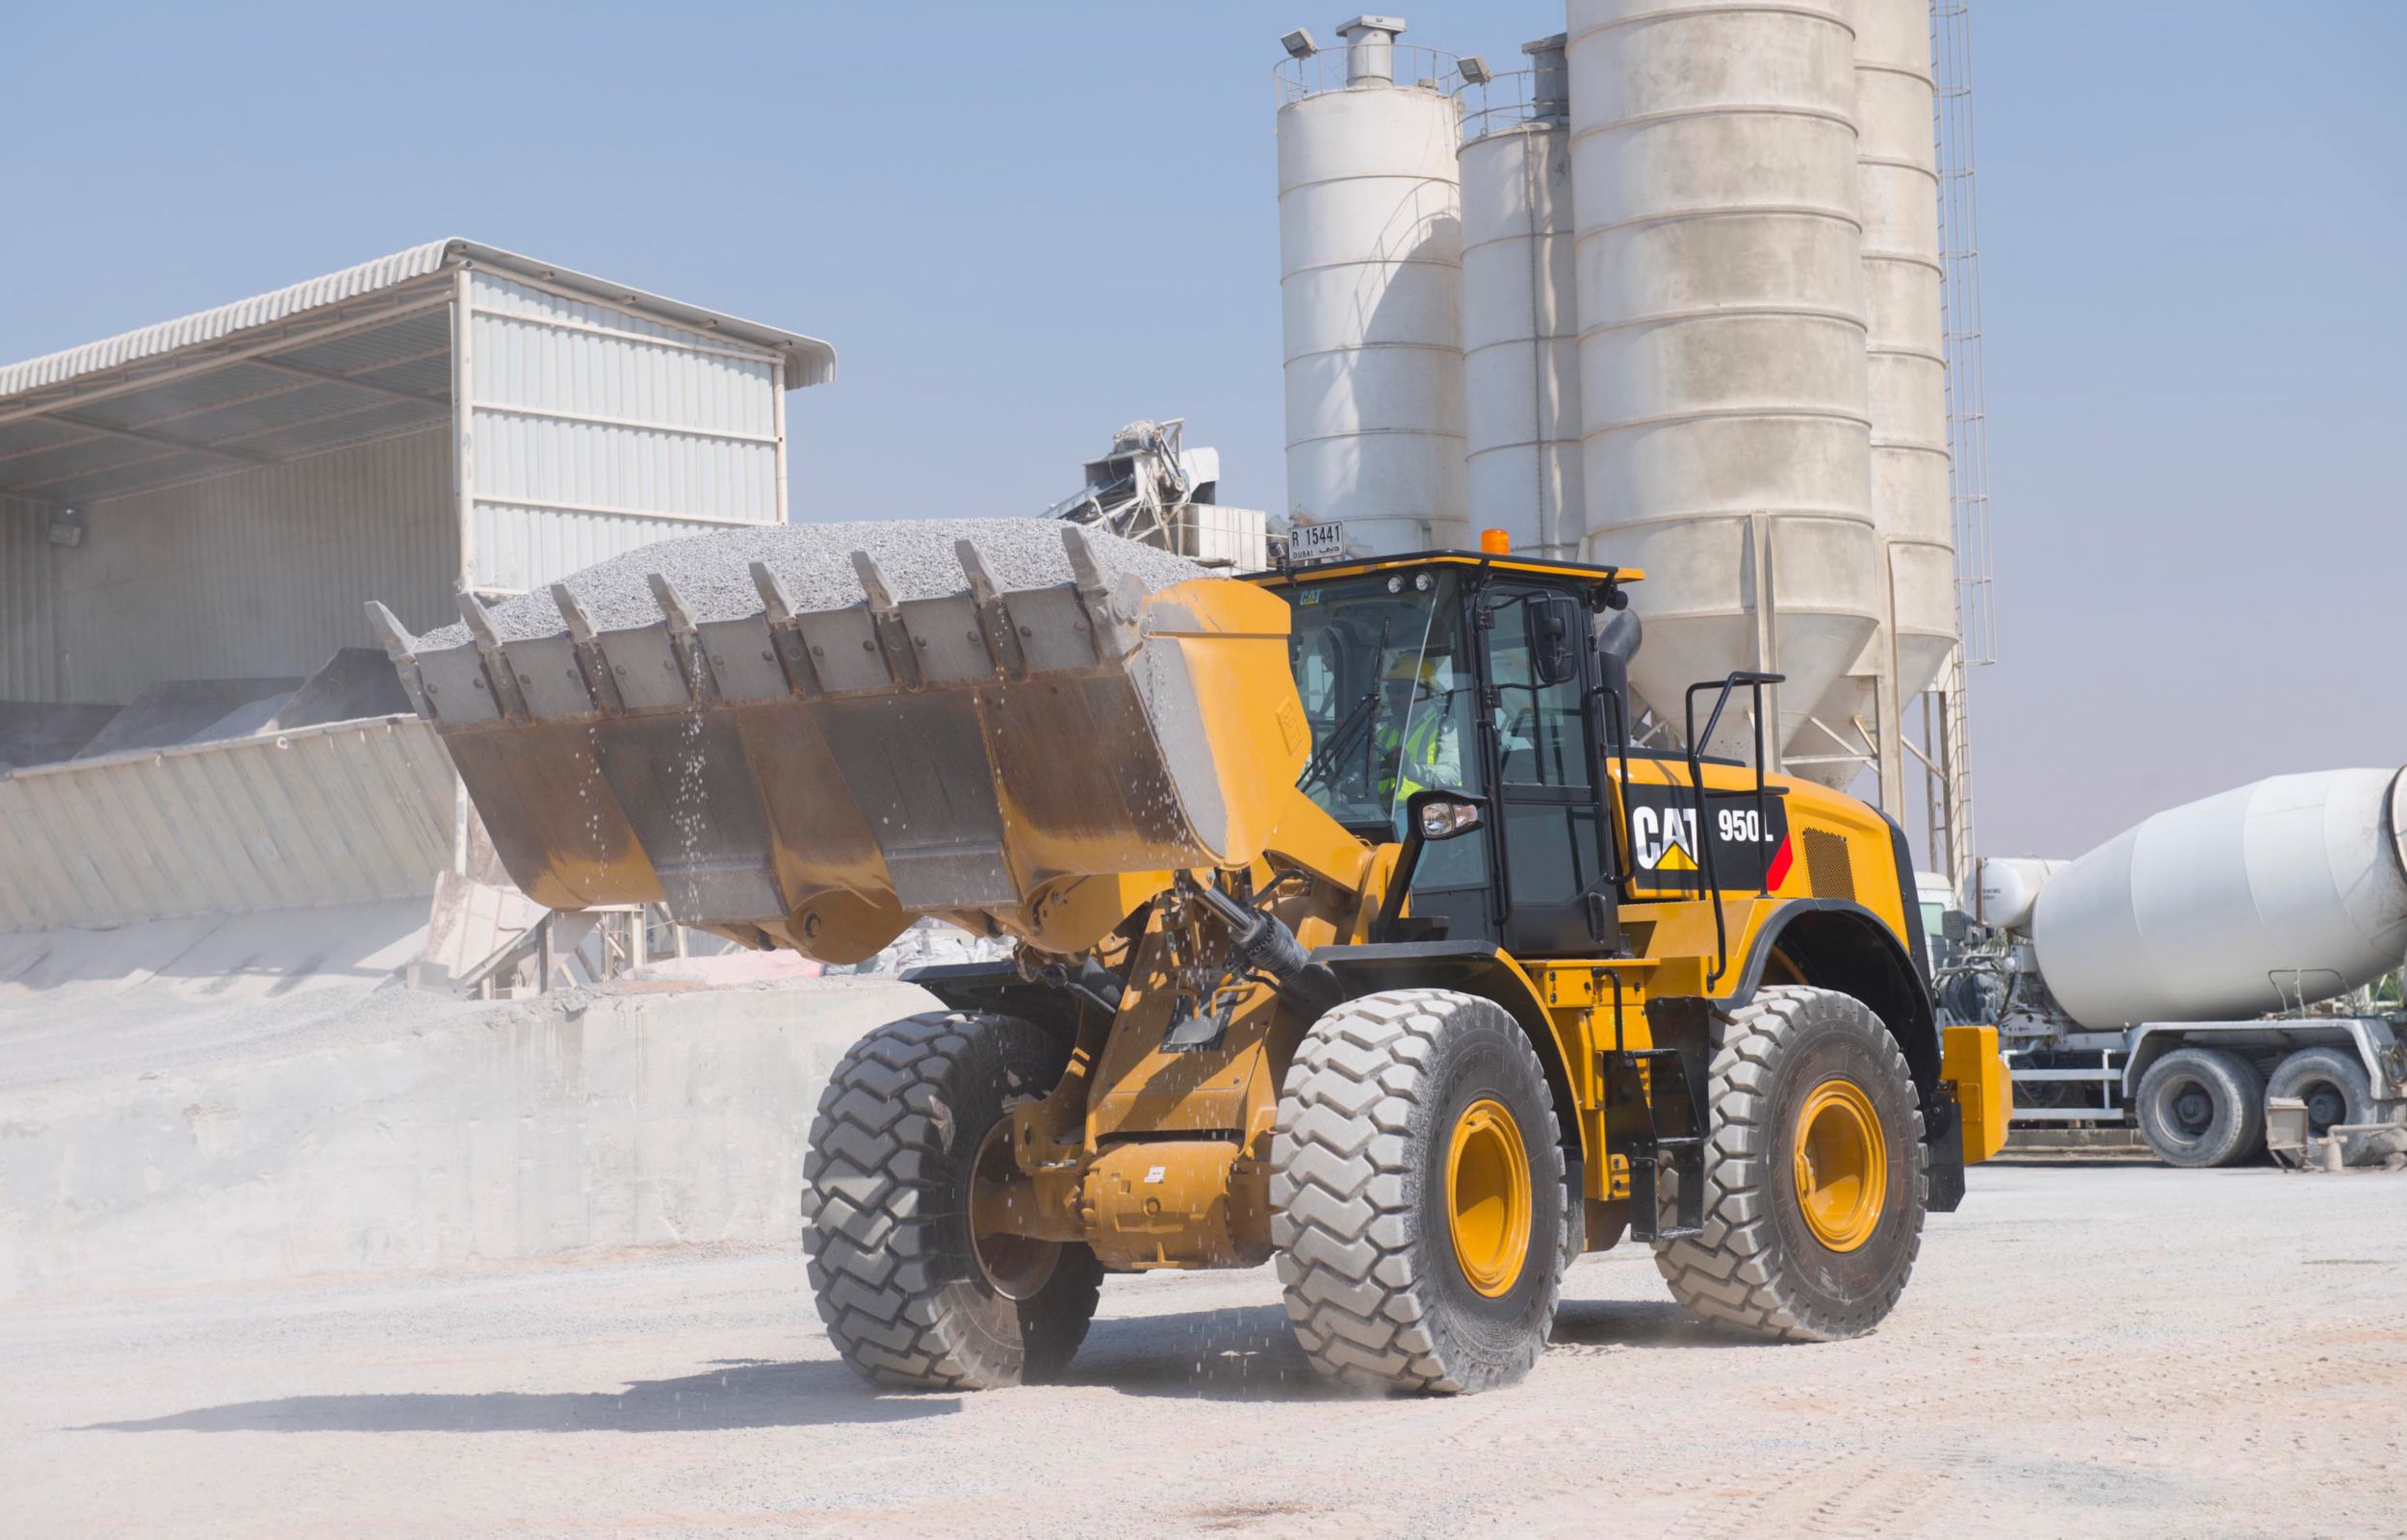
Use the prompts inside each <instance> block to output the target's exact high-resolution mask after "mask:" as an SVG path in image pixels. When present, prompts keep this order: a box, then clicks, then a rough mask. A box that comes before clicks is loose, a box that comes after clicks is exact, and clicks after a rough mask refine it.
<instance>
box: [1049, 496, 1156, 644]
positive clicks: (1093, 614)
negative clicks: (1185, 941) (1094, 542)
mask: <svg viewBox="0 0 2407 1540" xmlns="http://www.w3.org/2000/svg"><path fill="white" fill-rule="evenodd" d="M1061 544H1062V549H1063V550H1064V551H1067V552H1069V553H1070V571H1071V572H1072V574H1074V576H1075V578H1076V579H1077V582H1076V586H1077V590H1078V607H1079V608H1080V609H1083V610H1085V611H1086V622H1087V629H1088V632H1089V634H1090V635H1092V636H1093V638H1094V640H1095V655H1096V658H1097V659H1098V660H1099V661H1101V662H1105V663H1109V662H1112V661H1114V660H1115V659H1118V658H1121V657H1125V656H1126V655H1128V654H1129V653H1131V652H1134V651H1135V650H1136V646H1137V643H1138V642H1139V641H1140V640H1142V638H1141V637H1140V636H1139V635H1138V632H1137V629H1136V627H1135V626H1133V625H1131V624H1130V623H1129V622H1130V619H1131V617H1129V616H1126V615H1125V614H1123V613H1122V611H1121V607H1120V605H1119V604H1118V603H1116V602H1115V600H1114V598H1113V595H1112V590H1111V584H1110V582H1109V581H1107V580H1106V579H1105V578H1104V577H1103V568H1102V564H1101V563H1100V562H1098V561H1097V560H1096V559H1095V552H1094V551H1093V550H1092V549H1090V548H1089V547H1088V545H1087V543H1086V531H1085V530H1083V529H1081V528H1079V527H1078V526H1076V525H1064V526H1062V531H1061Z"/></svg>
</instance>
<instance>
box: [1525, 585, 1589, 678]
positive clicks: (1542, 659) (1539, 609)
mask: <svg viewBox="0 0 2407 1540" xmlns="http://www.w3.org/2000/svg"><path fill="white" fill-rule="evenodd" d="M1529 617H1530V622H1529V624H1530V667H1531V669H1532V671H1533V672H1535V673H1536V674H1537V676H1538V682H1539V683H1540V684H1561V683H1564V682H1565V681H1566V680H1575V679H1578V678H1579V676H1580V654H1579V643H1580V636H1581V633H1582V632H1583V631H1585V630H1586V629H1587V611H1586V609H1585V607H1584V606H1582V604H1581V603H1580V602H1579V601H1578V600H1576V599H1574V598H1572V597H1571V596H1570V595H1569V594H1547V595H1545V596H1544V597H1542V598H1540V599H1539V600H1537V601H1536V602H1535V603H1532V604H1531V605H1530V607H1529Z"/></svg>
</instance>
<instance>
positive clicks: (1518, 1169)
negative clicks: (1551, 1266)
mask: <svg viewBox="0 0 2407 1540" xmlns="http://www.w3.org/2000/svg"><path fill="white" fill-rule="evenodd" d="M1446 1220H1447V1227H1448V1229H1450V1230H1451V1231H1452V1232H1453V1234H1454V1259H1455V1261H1457V1262H1458V1263H1460V1264H1462V1276H1463V1277H1464V1278H1465V1279H1467V1280H1469V1282H1470V1285H1471V1287H1472V1288H1474V1289H1476V1290H1478V1291H1479V1292H1480V1293H1481V1294H1484V1295H1486V1296H1488V1297H1489V1298H1491V1299H1493V1298H1497V1297H1499V1296H1503V1295H1507V1294H1510V1293H1512V1292H1513V1286H1514V1284H1515V1283H1518V1282H1519V1281H1520V1279H1521V1264H1522V1262H1523V1261H1524V1260H1525V1259H1526V1258H1527V1257H1528V1255H1529V1248H1530V1157H1529V1151H1527V1150H1526V1149H1524V1148H1522V1146H1521V1126H1520V1124H1518V1123H1516V1122H1514V1120H1513V1114H1512V1113H1510V1112H1508V1111H1506V1110H1505V1104H1504V1103H1503V1102H1500V1101H1496V1100H1493V1099H1490V1098H1485V1097H1483V1098H1482V1099H1480V1100H1478V1101H1475V1102H1473V1103H1471V1105H1469V1106H1468V1107H1465V1108H1463V1109H1462V1117H1459V1118H1457V1119H1456V1120H1455V1125H1454V1138H1453V1140H1452V1141H1451V1142H1449V1144H1448V1146H1447V1150H1446Z"/></svg>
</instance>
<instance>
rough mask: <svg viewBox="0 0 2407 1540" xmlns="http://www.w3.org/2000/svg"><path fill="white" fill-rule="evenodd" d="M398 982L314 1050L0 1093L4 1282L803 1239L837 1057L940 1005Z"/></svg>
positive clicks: (892, 996) (842, 986)
mask: <svg viewBox="0 0 2407 1540" xmlns="http://www.w3.org/2000/svg"><path fill="white" fill-rule="evenodd" d="M392 999H393V996H392V995H391V994H390V993H389V992H388V993H387V994H386V995H382V996H377V997H375V1000H373V1001H370V1002H363V1005H362V1008H361V1010H362V1013H363V1014H362V1017H361V1019H360V1020H357V1021H353V1022H349V1023H347V1024H346V1030H345V1031H344V1032H343V1033H342V1034H340V1035H339V1036H340V1038H341V1040H339V1041H333V1042H329V1041H327V1040H326V1039H325V1036H324V1035H323V1034H322V1035H320V1036H319V1037H317V1038H314V1039H313V1040H311V1045H310V1046H309V1047H307V1048H306V1049H305V1050H303V1051H294V1052H283V1053H258V1052H254V1053H246V1054H245V1055H244V1056H241V1057H237V1058H233V1059H228V1060H221V1061H217V1062H212V1063H208V1064H204V1065H194V1066H190V1067H183V1068H175V1069H169V1070H166V1071H157V1072H152V1073H150V1074H146V1075H142V1076H140V1077H139V1078H137V1077H135V1076H132V1075H127V1074H116V1075H111V1076H109V1077H107V1078H105V1079H93V1080H85V1081H76V1082H69V1083H53V1084H50V1085H47V1086H39V1087H20V1088H18V1089H14V1090H10V1091H4V1092H0V1296H8V1295H12V1294H16V1295H22V1294H30V1293H38V1292H56V1291H62V1290H69V1289H81V1288H119V1287H148V1286H163V1285H178V1284H195V1283H215V1282H225V1281H232V1280H239V1279H250V1278H268V1277H286V1276H294V1275H300V1274H307V1273H316V1272H358V1271H374V1270H409V1269H425V1268H452V1267H466V1266H475V1265H479V1264H485V1263H499V1262H513V1261H523V1260H527V1259H531V1258H538V1257H551V1256H560V1255H565V1254H570V1253H575V1252H581V1251H601V1250H608V1249H613V1248H619V1247H627V1246H645V1245H697V1244H706V1243H714V1242H721V1243H724V1242H733V1243H743V1244H763V1243H778V1244H784V1243H796V1242H798V1240H799V1236H800V1224H799V1220H798V1219H797V1217H796V1197H797V1194H798V1193H799V1191H800V1187H801V1181H802V1156H803V1145H804V1140H805V1136H806V1135H807V1133H808V1132H809V1126H810V1120H811V1115H812V1112H813V1109H814V1108H815V1105H816V1104H817V1101H818V1096H819V1091H820V1089H821V1088H822V1087H823V1086H824V1085H825V1084H826V1081H827V1077H828V1074H829V1072H830V1071H831V1070H832V1069H833V1068H834V1066H835V1064H836V1061H837V1059H838V1058H839V1057H840V1056H841V1054H842V1053H843V1051H844V1049H845V1048H847V1047H848V1046H850V1045H851V1043H852V1042H853V1041H854V1040H856V1039H858V1038H859V1037H860V1036H861V1035H862V1034H863V1033H865V1032H867V1031H868V1030H869V1029H870V1028H872V1027H874V1026H876V1025H877V1024H879V1023H880V1022H883V1021H887V1020H891V1019H893V1017H895V1016H900V1015H907V1014H911V1013H912V1012H915V1011H921V1010H927V1009H930V1008H931V1007H932V1006H933V1005H934V1002H933V1001H932V1000H931V999H930V998H929V997H928V996H927V995H925V994H923V993H922V992H920V991H919V990H918V989H915V988H911V987H910V986H908V985H902V984H896V983H893V982H892V981H886V980H867V979H864V980H850V979H831V980H823V981H816V982H814V983H812V984H808V985H797V986H792V987H788V988H754V989H725V990H709V991H696V992H686V993H631V994H612V995H598V996H556V997H553V998H552V999H549V1000H543V1001H531V1002H523V1003H504V1004H498V1005H487V1006H466V1005H453V1004H451V1003H448V1002H445V1003H441V1004H440V1005H439V1006H437V1005H430V1004H427V1003H425V1001H424V997H410V996H401V999H402V1000H404V1001H412V1000H414V1001H416V1002H418V1003H415V1004H412V1005H410V1006H408V1007H407V1008H406V1009H400V1010H396V1009H394V1007H393V1006H392V1004H391V1002H392ZM380 1002H381V1003H380Z"/></svg>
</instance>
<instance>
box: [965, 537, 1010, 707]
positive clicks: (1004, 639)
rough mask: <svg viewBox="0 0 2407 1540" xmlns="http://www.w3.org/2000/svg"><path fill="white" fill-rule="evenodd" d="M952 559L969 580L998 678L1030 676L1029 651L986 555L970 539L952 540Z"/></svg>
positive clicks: (979, 623)
mask: <svg viewBox="0 0 2407 1540" xmlns="http://www.w3.org/2000/svg"><path fill="white" fill-rule="evenodd" d="M953 559H955V560H956V561H959V562H960V563H961V571H962V574H963V576H965V577H967V578H969V579H970V598H971V602H972V603H975V604H976V605H977V607H978V634H979V637H980V638H981V639H982V640H983V641H984V642H985V643H986V653H987V655H988V656H989V657H992V658H993V659H994V660H995V674H996V678H998V679H1012V680H1023V679H1026V678H1027V677H1028V655H1027V652H1026V650H1025V649H1023V648H1022V646H1021V645H1020V630H1019V628H1018V627H1017V626H1016V625H1015V624H1014V623H1013V621H1012V618H1011V609H1010V607H1009V606H1008V605H1006V604H1005V603H1003V591H1002V589H1001V588H999V587H997V586H996V582H995V575H994V574H993V573H991V572H989V571H988V570H987V566H986V558H985V557H984V556H981V555H979V554H978V548H977V547H976V546H975V545H974V544H972V543H971V542H970V541H967V540H956V541H954V542H953Z"/></svg>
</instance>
